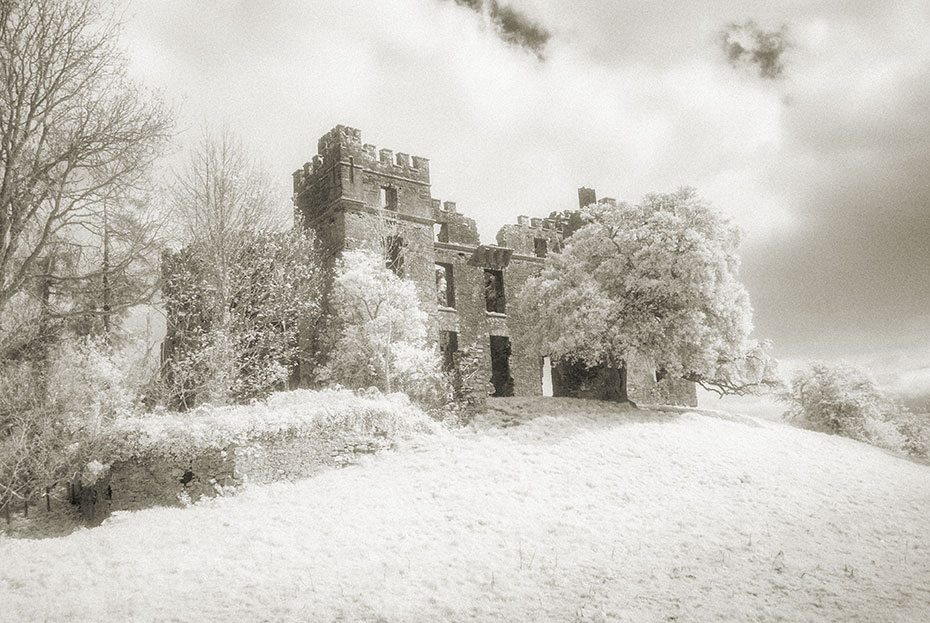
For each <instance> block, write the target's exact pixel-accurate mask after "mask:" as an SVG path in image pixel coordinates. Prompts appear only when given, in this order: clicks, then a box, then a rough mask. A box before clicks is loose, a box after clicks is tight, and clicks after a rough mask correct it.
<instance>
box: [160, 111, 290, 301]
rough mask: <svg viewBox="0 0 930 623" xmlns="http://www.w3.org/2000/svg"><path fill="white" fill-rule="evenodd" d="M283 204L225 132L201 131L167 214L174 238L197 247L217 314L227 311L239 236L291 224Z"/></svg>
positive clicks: (246, 153) (236, 141)
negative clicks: (212, 292) (173, 227)
mask: <svg viewBox="0 0 930 623" xmlns="http://www.w3.org/2000/svg"><path fill="white" fill-rule="evenodd" d="M284 205H285V202H284V200H283V199H282V198H281V197H280V196H278V194H277V193H276V192H275V190H274V186H273V184H272V183H271V179H270V177H269V176H268V175H267V174H266V173H265V172H264V171H263V170H262V169H261V167H260V166H259V165H258V164H257V162H256V161H255V159H254V158H252V157H251V156H250V154H249V151H248V149H246V147H245V146H244V145H243V143H242V141H241V140H240V139H238V138H237V137H236V136H234V135H233V134H232V132H231V131H230V130H229V129H228V128H223V129H222V130H219V131H214V130H211V129H209V128H204V129H203V131H202V136H201V139H200V141H199V142H198V143H197V144H196V145H195V146H194V147H193V149H191V153H190V158H189V160H188V162H187V164H186V166H185V167H184V168H183V169H182V170H181V171H180V172H179V173H178V174H177V175H176V176H175V183H174V186H173V188H172V194H171V210H172V214H173V216H174V222H175V225H176V227H177V232H176V235H177V237H178V238H179V241H180V242H181V243H182V244H184V245H188V244H193V245H196V247H197V249H198V254H200V255H201V257H202V258H203V260H204V262H205V264H206V266H205V270H206V271H207V274H206V278H207V279H208V280H209V281H210V282H211V285H212V286H213V288H215V290H216V306H217V310H223V309H228V307H229V299H230V294H231V288H232V283H231V274H232V272H233V270H234V269H235V266H234V261H235V258H236V256H237V255H238V253H239V248H240V246H241V244H242V240H243V236H244V235H245V234H248V233H254V232H259V231H280V230H282V229H284V228H285V226H287V225H288V224H289V219H288V212H287V211H286V210H285V209H284Z"/></svg>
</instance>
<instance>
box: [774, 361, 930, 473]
mask: <svg viewBox="0 0 930 623" xmlns="http://www.w3.org/2000/svg"><path fill="white" fill-rule="evenodd" d="M782 400H783V401H784V402H786V403H787V405H788V411H787V412H786V413H785V418H786V419H789V420H792V421H793V422H795V423H797V424H800V425H802V426H804V427H807V428H812V429H814V430H819V431H822V432H827V433H833V434H836V435H843V436H845V437H850V438H852V439H857V440H859V441H865V442H868V443H871V444H873V445H876V446H881V447H883V448H889V449H894V450H904V451H906V452H908V453H910V454H914V455H925V454H926V451H927V434H928V432H930V427H928V425H927V423H926V422H925V421H922V420H921V418H920V416H916V415H915V414H911V413H909V412H908V411H907V410H906V409H905V408H904V407H902V406H901V405H899V404H897V403H896V402H894V401H893V400H892V399H890V398H889V397H888V396H886V395H885V394H884V393H883V392H882V391H881V389H879V388H878V386H876V385H875V382H874V381H872V379H871V378H869V376H868V375H867V374H866V373H865V372H863V371H862V370H859V369H858V368H854V367H852V366H849V365H844V364H834V365H830V364H825V363H813V364H810V365H809V366H808V367H807V368H806V369H804V370H802V371H800V372H798V373H797V374H795V376H794V378H793V379H792V381H791V384H790V386H789V388H788V390H787V391H785V392H784V393H783V394H782Z"/></svg>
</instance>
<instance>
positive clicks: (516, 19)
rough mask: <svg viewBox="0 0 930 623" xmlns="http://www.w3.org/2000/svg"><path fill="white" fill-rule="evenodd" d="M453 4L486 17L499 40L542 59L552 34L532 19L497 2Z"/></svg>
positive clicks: (464, 0) (479, 0)
mask: <svg viewBox="0 0 930 623" xmlns="http://www.w3.org/2000/svg"><path fill="white" fill-rule="evenodd" d="M455 3H456V4H458V5H460V6H464V7H467V8H469V9H471V10H472V11H474V12H476V13H481V14H485V15H487V16H488V18H489V19H490V21H491V23H492V24H493V25H494V29H495V30H496V31H497V34H498V36H499V37H500V38H501V39H503V40H504V41H506V42H507V43H510V44H513V45H516V46H519V47H521V48H524V49H526V50H529V51H530V52H532V53H533V54H535V55H536V56H537V57H539V58H540V59H542V58H543V53H544V52H545V49H546V44H547V43H548V42H549V39H550V38H551V37H552V33H551V32H550V31H549V30H548V29H546V28H545V27H544V26H543V25H541V24H539V23H538V22H536V21H535V20H533V19H532V18H530V17H528V16H527V15H525V14H523V13H521V12H520V11H518V10H517V9H514V8H512V7H509V6H506V5H503V4H500V3H499V2H497V0H487V1H486V0H455Z"/></svg>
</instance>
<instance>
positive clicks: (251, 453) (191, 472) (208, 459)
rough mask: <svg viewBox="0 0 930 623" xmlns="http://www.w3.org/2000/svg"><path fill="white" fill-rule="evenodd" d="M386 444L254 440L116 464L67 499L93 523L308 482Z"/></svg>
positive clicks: (346, 438)
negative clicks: (248, 488)
mask: <svg viewBox="0 0 930 623" xmlns="http://www.w3.org/2000/svg"><path fill="white" fill-rule="evenodd" d="M390 445H391V443H390V442H389V441H388V440H387V439H386V438H384V437H380V436H375V435H365V436H363V435H357V434H348V433H341V432H322V433H321V434H320V435H318V436H315V437H299V436H293V435H292V436H287V437H280V438H273V439H260V440H256V441H254V442H251V443H249V444H247V445H241V446H229V447H227V448H224V449H223V450H212V451H207V452H204V453H202V454H201V455H200V456H197V457H196V458H194V459H193V460H186V461H185V460H178V459H171V458H168V457H152V458H146V459H133V460H130V461H120V462H116V463H114V464H113V465H111V466H110V470H109V473H108V474H107V475H106V476H104V477H102V478H100V479H99V480H98V481H96V482H95V483H93V484H91V485H83V486H82V485H80V484H79V485H77V486H76V488H75V492H74V493H73V497H74V499H75V501H77V502H78V503H79V505H80V507H81V514H82V516H83V518H84V520H85V521H86V522H87V523H88V524H90V525H99V524H100V522H102V521H103V520H104V519H105V518H106V517H107V516H108V515H109V514H110V513H112V512H114V511H124V510H125V511H133V510H140V509H143V508H151V507H153V506H183V505H184V504H187V503H190V502H196V501H197V500H199V499H201V498H204V497H214V496H216V495H222V494H224V493H226V492H228V491H230V490H233V489H235V488H236V487H239V486H241V485H243V484H245V483H259V484H267V483H270V482H275V481H279V480H297V479H301V478H308V477H311V476H314V475H316V474H318V473H320V472H322V471H324V470H327V469H331V468H334V467H344V466H346V465H350V464H352V463H355V462H357V461H358V459H359V457H361V456H362V455H366V454H374V453H376V452H378V451H380V450H384V449H387V448H389V447H390Z"/></svg>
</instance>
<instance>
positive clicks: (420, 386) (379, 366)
mask: <svg viewBox="0 0 930 623" xmlns="http://www.w3.org/2000/svg"><path fill="white" fill-rule="evenodd" d="M332 303H333V310H334V314H335V320H336V322H337V324H338V325H339V327H340V330H339V337H338V339H337V341H336V344H335V347H334V348H333V352H332V354H331V355H330V360H329V362H328V364H327V366H326V369H325V378H326V379H327V380H329V381H331V382H333V383H338V384H340V385H344V386H346V387H351V388H367V387H377V388H378V389H379V390H381V391H384V392H385V393H391V392H395V391H401V392H404V393H405V394H407V395H408V396H410V397H411V398H412V399H413V400H414V401H415V402H417V403H418V404H420V405H423V406H425V407H427V408H429V407H434V406H436V405H438V404H441V403H443V402H445V401H446V399H447V395H448V394H449V393H450V391H451V390H450V387H449V383H448V380H447V379H446V378H445V376H444V375H443V374H442V372H441V370H440V365H439V356H438V354H437V352H436V349H435V347H433V346H432V345H430V344H429V341H428V339H427V336H428V331H429V316H428V315H427V314H426V312H424V311H423V310H422V309H420V306H419V305H420V303H419V297H418V296H417V290H416V286H415V284H414V283H413V282H412V281H409V280H407V279H402V278H400V277H398V276H397V275H395V274H394V273H393V272H391V271H390V270H388V269H387V268H385V265H384V260H383V259H382V258H381V257H380V256H378V255H377V254H375V253H372V252H369V251H364V250H355V251H346V252H345V253H344V254H343V257H342V259H341V260H340V261H339V263H338V266H337V271H336V278H335V282H334V284H333V297H332Z"/></svg>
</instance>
